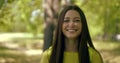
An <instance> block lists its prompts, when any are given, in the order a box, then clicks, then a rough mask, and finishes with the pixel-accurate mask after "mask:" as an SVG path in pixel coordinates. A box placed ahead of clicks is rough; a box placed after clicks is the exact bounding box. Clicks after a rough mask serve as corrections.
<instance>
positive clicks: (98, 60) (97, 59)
mask: <svg viewBox="0 0 120 63" xmlns="http://www.w3.org/2000/svg"><path fill="white" fill-rule="evenodd" d="M88 49H89V56H90V61H91V63H103V60H102V57H101V55H100V53H99V52H98V51H97V50H96V49H93V48H91V47H89V48H88Z"/></svg>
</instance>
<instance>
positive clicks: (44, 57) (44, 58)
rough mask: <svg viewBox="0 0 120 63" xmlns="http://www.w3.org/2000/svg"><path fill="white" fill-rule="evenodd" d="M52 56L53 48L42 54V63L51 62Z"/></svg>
mask: <svg viewBox="0 0 120 63" xmlns="http://www.w3.org/2000/svg"><path fill="white" fill-rule="evenodd" d="M50 54H51V48H49V49H47V50H45V51H44V52H43V53H42V56H41V60H40V63H48V62H49V58H50Z"/></svg>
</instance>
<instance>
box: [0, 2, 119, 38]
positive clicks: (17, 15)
mask: <svg viewBox="0 0 120 63" xmlns="http://www.w3.org/2000/svg"><path fill="white" fill-rule="evenodd" d="M42 1H43V0H0V7H1V9H0V32H32V33H34V34H38V33H43V22H44V21H43V18H44V16H43V13H44V8H43V7H42V5H43V2H42ZM70 1H71V2H74V3H75V4H77V5H79V6H80V7H81V8H82V9H83V11H84V12H85V14H86V17H87V21H88V26H89V30H90V33H91V36H92V37H93V38H96V37H99V36H101V37H102V38H105V37H109V38H112V37H113V36H114V35H116V34H120V12H119V11H120V0H92V1H90V0H70Z"/></svg>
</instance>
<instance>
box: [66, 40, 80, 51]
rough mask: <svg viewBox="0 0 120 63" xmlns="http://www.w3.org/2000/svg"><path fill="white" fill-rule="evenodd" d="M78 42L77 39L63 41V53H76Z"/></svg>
mask: <svg viewBox="0 0 120 63" xmlns="http://www.w3.org/2000/svg"><path fill="white" fill-rule="evenodd" d="M77 46H78V40H77V39H65V51H68V52H77Z"/></svg>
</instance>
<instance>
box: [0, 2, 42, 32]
mask: <svg viewBox="0 0 120 63" xmlns="http://www.w3.org/2000/svg"><path fill="white" fill-rule="evenodd" d="M41 3H42V1H41V0H7V2H6V3H4V8H2V9H0V32H32V33H42V32H43V16H42V11H43V10H42V9H41V6H42V4H41Z"/></svg>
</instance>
